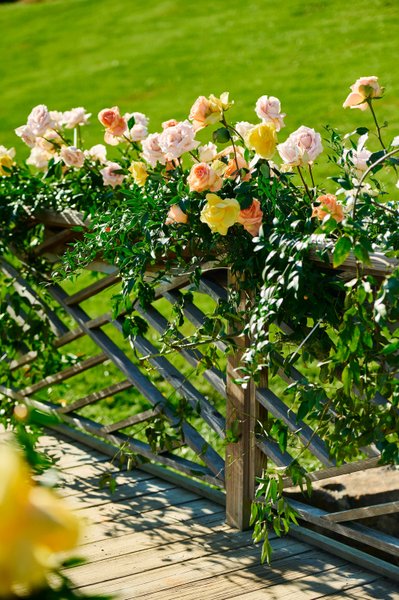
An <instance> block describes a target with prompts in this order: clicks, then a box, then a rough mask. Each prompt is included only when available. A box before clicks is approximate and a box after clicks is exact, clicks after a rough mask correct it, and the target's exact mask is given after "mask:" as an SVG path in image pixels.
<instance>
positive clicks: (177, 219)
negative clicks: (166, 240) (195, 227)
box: [165, 204, 188, 225]
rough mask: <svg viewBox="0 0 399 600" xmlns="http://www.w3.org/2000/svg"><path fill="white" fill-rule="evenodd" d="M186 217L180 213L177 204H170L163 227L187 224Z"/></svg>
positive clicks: (180, 210)
mask: <svg viewBox="0 0 399 600" xmlns="http://www.w3.org/2000/svg"><path fill="white" fill-rule="evenodd" d="M187 221H188V216H187V215H186V213H185V212H183V211H182V209H181V208H180V206H179V205H178V204H172V206H171V207H170V209H169V212H168V216H167V217H166V220H165V225H173V223H187Z"/></svg>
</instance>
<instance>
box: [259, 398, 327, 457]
mask: <svg viewBox="0 0 399 600" xmlns="http://www.w3.org/2000/svg"><path fill="white" fill-rule="evenodd" d="M256 398H257V400H258V401H259V402H260V403H261V404H262V405H263V406H264V407H265V408H266V410H268V411H269V412H270V413H271V414H272V415H273V416H275V417H276V418H278V419H281V420H282V421H283V422H284V423H285V424H286V425H287V426H288V428H289V429H290V430H291V431H295V432H296V433H297V434H298V436H299V438H300V439H301V440H302V442H303V443H304V444H305V445H307V446H308V447H309V449H310V450H311V451H312V453H313V454H314V455H315V456H316V457H317V458H318V459H319V460H320V461H321V462H322V463H323V464H324V465H327V466H330V467H332V466H333V465H334V464H335V461H333V460H331V459H330V457H329V454H328V450H327V448H326V446H325V444H324V442H323V441H322V440H321V439H320V437H319V436H318V435H317V434H315V432H314V431H313V430H312V429H311V428H310V427H309V425H306V423H304V422H303V421H301V420H297V419H296V415H295V413H293V412H292V411H291V410H290V409H289V408H288V406H286V404H284V402H282V400H280V398H278V396H276V395H275V394H274V393H273V392H272V391H271V390H269V389H267V388H258V389H257V390H256Z"/></svg>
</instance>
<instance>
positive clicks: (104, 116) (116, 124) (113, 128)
mask: <svg viewBox="0 0 399 600" xmlns="http://www.w3.org/2000/svg"><path fill="white" fill-rule="evenodd" d="M98 120H99V121H100V123H101V124H102V125H104V127H105V128H106V129H107V131H108V132H109V133H110V134H112V135H115V136H118V135H123V134H124V133H125V131H126V129H127V124H126V121H125V119H124V118H123V117H121V115H120V112H119V108H118V107H117V106H113V107H112V108H104V109H103V110H101V111H100V112H99V113H98Z"/></svg>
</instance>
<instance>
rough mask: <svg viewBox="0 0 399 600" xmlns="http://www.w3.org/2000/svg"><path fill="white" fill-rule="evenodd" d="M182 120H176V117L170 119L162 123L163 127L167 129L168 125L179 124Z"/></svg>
mask: <svg viewBox="0 0 399 600" xmlns="http://www.w3.org/2000/svg"><path fill="white" fill-rule="evenodd" d="M179 122H180V121H176V119H168V120H167V121H164V122H163V123H162V129H167V128H168V127H174V126H175V125H178V123H179Z"/></svg>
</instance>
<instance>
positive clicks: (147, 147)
mask: <svg viewBox="0 0 399 600" xmlns="http://www.w3.org/2000/svg"><path fill="white" fill-rule="evenodd" d="M160 136H161V134H160V133H150V135H149V136H148V137H147V138H146V139H145V140H143V143H142V145H141V146H142V148H143V152H142V156H143V158H144V160H146V161H147V162H148V163H149V164H150V165H151V166H152V167H156V165H157V163H158V162H159V163H160V164H161V165H164V164H165V163H166V158H165V154H164V153H163V151H162V150H161V146H160V145H159V138H160Z"/></svg>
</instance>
